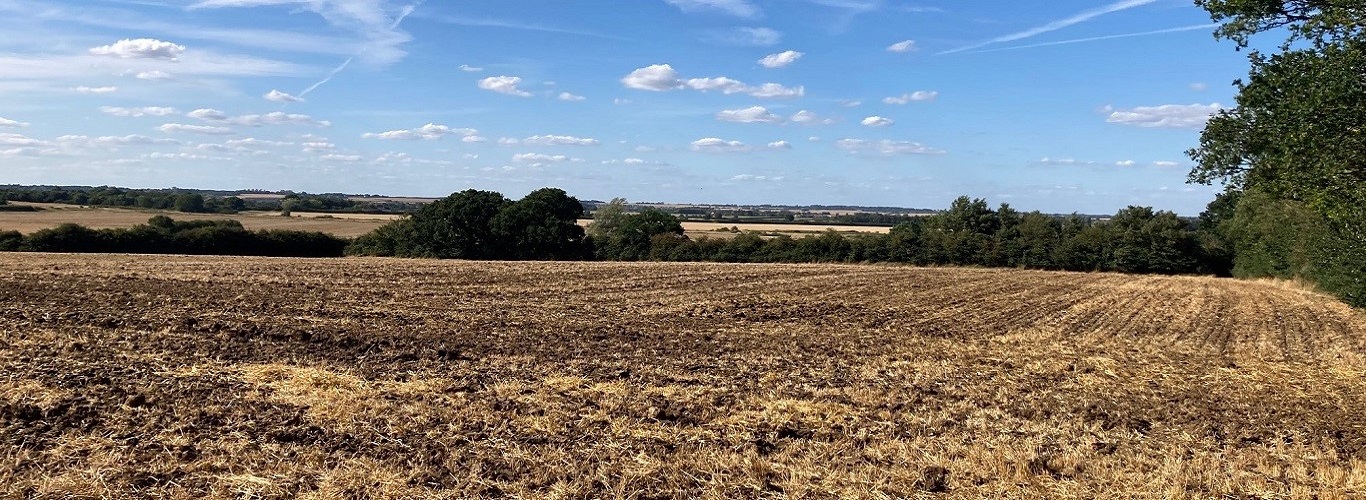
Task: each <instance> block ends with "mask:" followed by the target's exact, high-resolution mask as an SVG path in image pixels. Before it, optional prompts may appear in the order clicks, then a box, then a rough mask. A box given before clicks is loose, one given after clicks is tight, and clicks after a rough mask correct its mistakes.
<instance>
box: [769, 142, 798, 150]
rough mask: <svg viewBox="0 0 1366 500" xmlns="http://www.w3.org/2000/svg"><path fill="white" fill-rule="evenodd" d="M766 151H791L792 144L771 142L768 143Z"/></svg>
mask: <svg viewBox="0 0 1366 500" xmlns="http://www.w3.org/2000/svg"><path fill="white" fill-rule="evenodd" d="M768 149H792V144H791V143H789V142H787V141H773V142H770V143H768Z"/></svg>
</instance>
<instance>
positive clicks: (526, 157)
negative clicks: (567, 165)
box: [512, 153, 570, 163]
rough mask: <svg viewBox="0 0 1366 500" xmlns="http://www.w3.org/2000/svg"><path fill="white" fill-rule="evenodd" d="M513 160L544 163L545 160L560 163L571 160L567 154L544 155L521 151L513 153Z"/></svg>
mask: <svg viewBox="0 0 1366 500" xmlns="http://www.w3.org/2000/svg"><path fill="white" fill-rule="evenodd" d="M512 161H515V162H518V163H543V162H551V163H560V162H566V161H570V158H569V157H568V156H565V155H543V154H540V153H519V154H515V155H512Z"/></svg>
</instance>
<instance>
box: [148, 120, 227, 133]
mask: <svg viewBox="0 0 1366 500" xmlns="http://www.w3.org/2000/svg"><path fill="white" fill-rule="evenodd" d="M157 130H160V131H162V132H165V133H168V134H169V133H174V132H185V133H190V134H203V135H232V134H233V133H234V132H233V131H232V129H230V128H227V127H213V126H209V125H185V124H180V123H167V124H165V125H162V126H160V127H157Z"/></svg>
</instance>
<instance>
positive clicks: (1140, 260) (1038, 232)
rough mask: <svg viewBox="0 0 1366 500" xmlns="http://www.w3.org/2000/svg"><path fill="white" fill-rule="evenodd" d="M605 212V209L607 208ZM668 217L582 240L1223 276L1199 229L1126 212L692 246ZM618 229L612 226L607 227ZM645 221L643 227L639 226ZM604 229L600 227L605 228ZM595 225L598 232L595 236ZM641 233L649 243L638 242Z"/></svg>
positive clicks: (838, 258)
mask: <svg viewBox="0 0 1366 500" xmlns="http://www.w3.org/2000/svg"><path fill="white" fill-rule="evenodd" d="M609 210H610V208H609ZM668 219H669V216H668V215H667V214H663V213H660V212H651V211H646V212H642V213H639V214H623V215H620V216H616V217H613V216H611V215H609V216H607V217H598V218H596V219H595V221H594V224H593V225H592V226H590V228H589V231H590V233H591V235H592V243H593V244H594V245H595V247H596V250H597V255H598V256H599V257H601V258H607V259H612V260H647V259H648V260H664V261H714V262H899V263H908V264H915V265H959V266H987V267H1022V268H1030V269H1052V270H1071V271H1117V272H1126V273H1159V274H1224V275H1226V274H1228V272H1229V262H1228V258H1227V255H1225V254H1224V253H1222V251H1221V249H1220V248H1218V247H1217V246H1215V245H1212V244H1211V242H1210V240H1209V238H1208V237H1206V236H1204V235H1203V234H1202V231H1201V230H1200V228H1199V227H1198V225H1197V224H1194V223H1191V222H1188V221H1186V220H1183V219H1181V218H1180V217H1177V216H1176V214H1174V213H1172V212H1155V211H1153V210H1152V209H1151V208H1147V207H1129V208H1126V209H1124V210H1121V211H1120V212H1119V213H1117V214H1115V216H1114V217H1113V218H1111V219H1109V220H1108V221H1093V220H1092V219H1091V218H1090V217H1081V216H1071V217H1066V218H1058V217H1054V216H1050V215H1044V214H1041V213H1039V212H1030V213H1020V212H1019V211H1016V210H1014V209H1012V208H1010V206H1009V205H1005V204H1002V205H1001V206H1000V207H998V208H996V209H991V208H990V207H989V206H988V205H987V202H986V201H985V200H980V199H975V200H974V199H969V198H967V197H962V198H959V199H957V200H955V201H954V203H953V205H952V206H951V207H950V208H949V209H948V210H947V211H944V212H941V213H939V214H936V215H932V216H927V217H917V218H914V219H911V220H908V221H906V222H903V223H901V224H899V225H897V226H896V227H894V228H892V230H891V232H890V233H889V234H851V235H844V234H841V233H836V232H833V231H831V232H827V233H825V234H822V235H819V236H807V237H803V238H791V237H788V236H776V237H772V238H765V237H763V236H761V235H759V234H756V233H752V232H751V233H744V234H740V235H738V236H735V237H733V238H716V239H713V238H707V237H703V238H700V239H691V238H688V237H686V236H684V235H683V229H682V227H681V226H680V225H678V224H677V223H676V222H674V223H673V224H670V223H669V222H668ZM613 221H619V222H613ZM646 221H648V222H646ZM604 222H606V224H604ZM599 224H603V225H602V226H599ZM642 233H647V234H648V235H647V236H642Z"/></svg>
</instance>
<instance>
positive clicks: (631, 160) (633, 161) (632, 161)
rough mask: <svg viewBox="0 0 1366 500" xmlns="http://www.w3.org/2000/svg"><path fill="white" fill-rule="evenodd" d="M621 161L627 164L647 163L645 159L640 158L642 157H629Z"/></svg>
mask: <svg viewBox="0 0 1366 500" xmlns="http://www.w3.org/2000/svg"><path fill="white" fill-rule="evenodd" d="M621 162H622V163H625V164H627V165H644V164H645V160H643V159H640V158H627V159H625V160H621Z"/></svg>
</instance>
